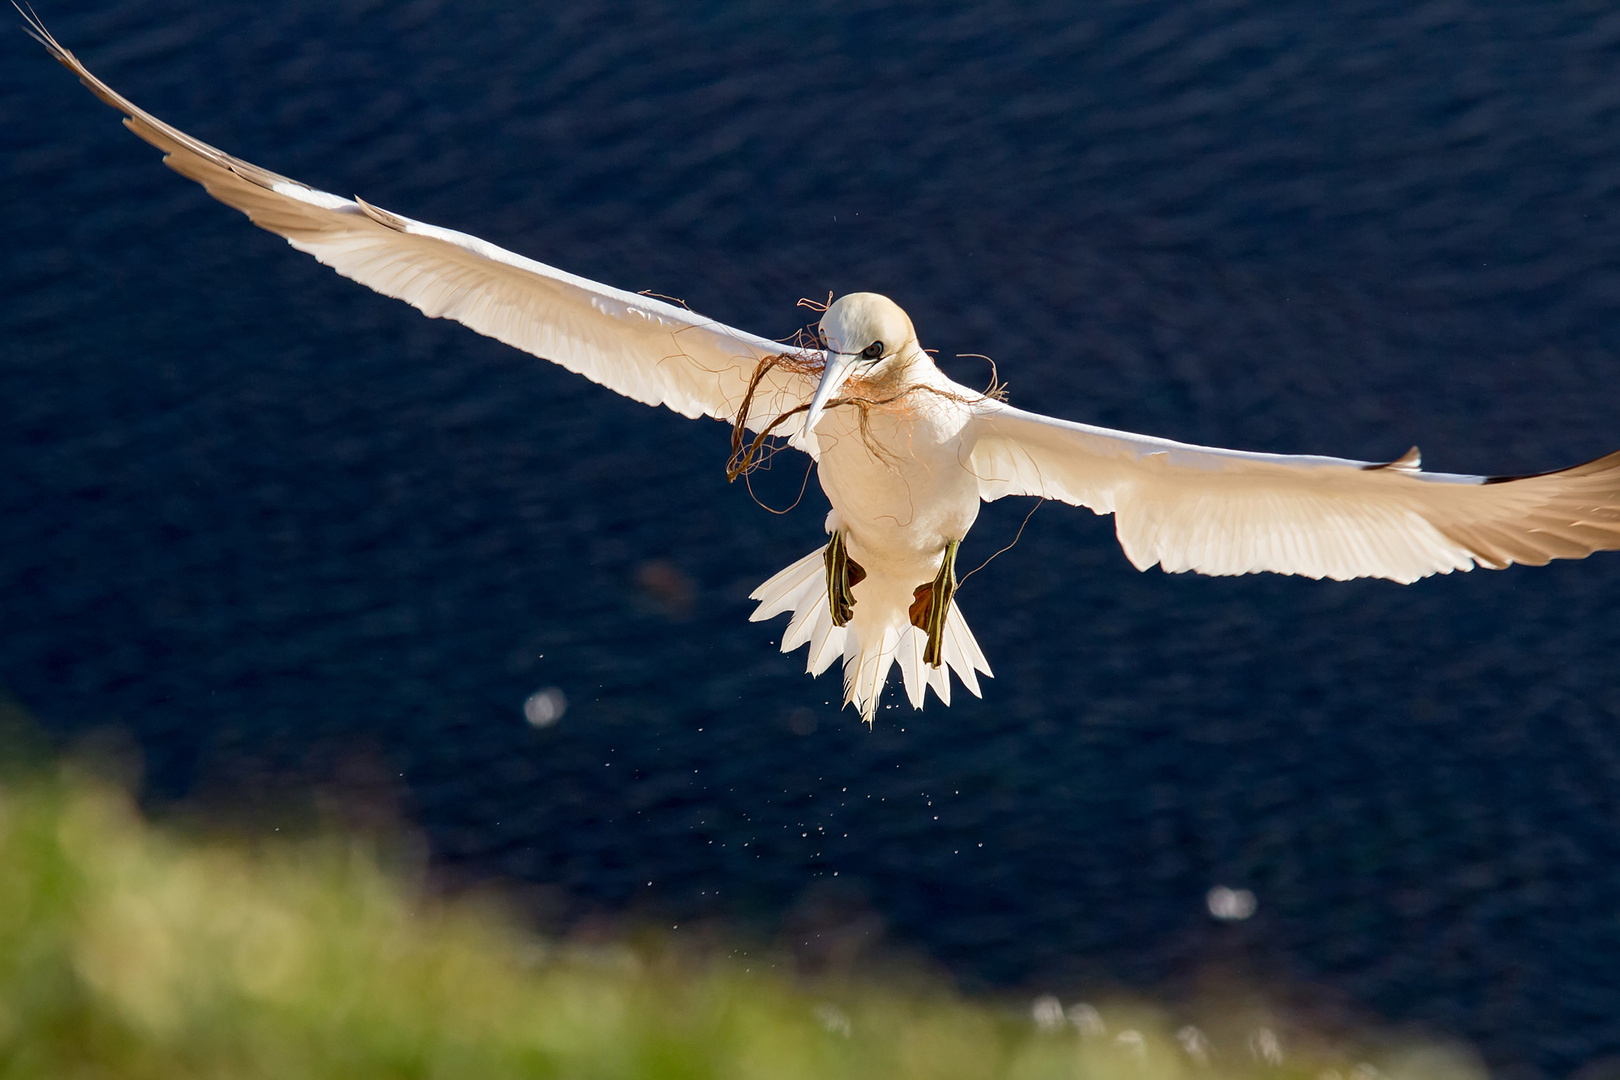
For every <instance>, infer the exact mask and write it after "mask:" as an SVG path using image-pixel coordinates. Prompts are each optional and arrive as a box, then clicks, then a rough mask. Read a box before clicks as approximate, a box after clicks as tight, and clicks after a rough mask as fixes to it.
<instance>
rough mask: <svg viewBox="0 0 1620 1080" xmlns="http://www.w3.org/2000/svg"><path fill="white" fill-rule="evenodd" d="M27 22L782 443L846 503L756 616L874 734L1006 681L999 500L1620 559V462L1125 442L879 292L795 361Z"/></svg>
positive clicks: (164, 145) (243, 191)
mask: <svg viewBox="0 0 1620 1080" xmlns="http://www.w3.org/2000/svg"><path fill="white" fill-rule="evenodd" d="M25 17H27V18H28V19H29V24H30V28H31V31H32V32H33V33H34V35H35V36H36V37H37V38H38V39H39V40H40V41H41V43H42V44H44V45H45V47H46V48H47V49H49V50H50V52H51V55H52V56H54V57H55V58H56V59H57V60H58V61H60V62H61V63H62V64H63V65H65V66H66V67H67V68H68V69H69V70H71V71H72V72H73V73H74V74H76V75H77V76H78V77H79V78H80V80H81V81H83V82H84V84H85V85H86V86H88V87H89V88H90V89H91V90H92V91H94V92H95V94H96V95H97V96H98V97H100V98H101V99H102V100H103V101H105V102H106V103H107V104H109V105H111V106H113V107H114V108H115V109H118V110H119V111H121V112H123V113H124V114H125V115H126V117H127V119H125V121H124V124H125V126H127V127H128V128H129V129H130V130H131V131H133V132H134V133H135V134H136V135H138V136H140V137H141V138H142V139H145V140H146V141H147V142H149V143H151V144H152V145H153V146H155V147H157V148H158V149H160V150H162V151H163V152H164V159H163V160H164V163H165V164H167V165H168V166H169V168H171V169H173V170H174V171H176V172H178V173H180V174H181V175H182V176H187V177H190V178H191V179H193V180H195V181H197V182H198V183H200V184H202V185H203V186H204V187H205V188H207V190H208V193H209V194H210V195H212V196H213V197H214V198H216V199H218V200H219V201H221V202H223V203H225V204H226V205H228V206H233V207H235V208H236V209H238V210H240V211H242V212H243V213H244V214H246V215H247V216H248V217H249V219H251V220H252V221H253V223H254V224H255V225H258V226H259V227H260V228H262V229H267V230H269V231H270V232H273V233H276V234H277V235H279V236H282V237H285V238H286V240H287V242H288V243H289V244H291V245H292V246H293V247H295V248H297V249H298V250H299V251H303V252H306V253H308V254H310V255H313V256H315V258H317V259H319V260H320V261H321V262H323V263H325V264H326V265H327V266H330V267H332V268H333V269H334V270H336V271H337V272H338V273H340V274H342V275H344V276H345V277H348V278H352V279H354V280H355V281H358V282H360V283H361V284H362V285H367V286H369V287H371V288H372V289H375V290H376V291H378V292H380V293H383V294H384V295H386V296H392V297H396V298H398V299H401V300H404V301H405V302H406V303H409V304H411V305H413V306H414V307H416V308H418V309H419V310H421V311H422V313H423V314H425V315H427V316H429V317H430V318H448V319H454V320H456V321H457V322H460V323H462V324H464V325H466V326H468V327H471V328H472V329H473V330H476V331H478V332H479V333H482V334H487V335H489V336H490V337H493V338H496V339H498V340H500V341H503V342H505V343H506V344H508V345H511V346H513V347H515V348H518V349H522V350H523V351H525V352H529V353H532V354H534V355H535V356H539V357H542V358H544V359H547V360H550V361H553V362H554V363H558V364H561V365H562V366H563V367H565V368H567V369H569V370H570V371H574V372H578V373H579V374H581V375H584V376H585V377H586V378H588V379H591V380H592V381H594V382H597V383H601V384H602V385H603V386H606V387H608V388H610V389H612V390H616V391H618V392H619V393H621V394H624V395H625V396H626V397H630V398H634V399H635V400H636V401H640V402H645V403H646V404H648V405H666V406H668V407H669V408H671V409H674V410H675V411H676V412H678V413H680V414H681V415H683V416H690V417H697V416H712V417H714V418H716V419H719V420H724V421H726V422H728V423H731V424H732V425H733V456H732V462H731V466H730V468H729V469H728V473H729V475H730V476H731V477H732V478H735V476H736V475H738V474H739V473H741V472H745V471H747V469H748V468H749V467H750V466H751V465H752V464H755V463H756V462H757V460H758V458H757V454H758V453H759V452H760V451H761V449H762V447H763V443H764V440H765V439H766V438H767V437H768V436H773V435H776V434H783V435H786V436H788V438H789V445H791V446H793V447H795V448H797V449H799V450H802V451H804V452H805V453H807V454H809V455H810V456H811V458H813V459H814V460H815V467H816V470H817V477H818V478H819V480H820V482H821V487H822V490H823V491H824V492H826V495H827V498H828V501H829V502H831V503H832V511H831V512H830V513H829V514H828V515H827V520H826V530H827V534H828V540H827V543H826V545H825V546H824V547H822V548H818V549H817V550H816V551H813V552H811V553H810V554H808V555H806V556H805V557H804V558H802V559H799V560H798V561H797V562H795V563H793V564H792V565H790V566H788V567H787V568H786V569H784V570H782V571H781V572H780V573H778V574H776V575H775V576H774V577H772V578H771V579H770V580H769V581H766V582H765V583H764V584H763V585H761V586H760V587H759V588H758V589H756V590H755V591H754V593H753V596H752V598H753V599H755V600H757V601H759V607H758V608H757V609H756V610H755V611H754V613H753V616H752V619H753V620H754V621H759V620H763V619H768V618H771V617H773V616H776V615H783V614H791V616H792V619H791V621H790V622H789V623H788V627H787V631H786V633H785V634H784V635H783V639H782V651H783V652H791V651H793V650H795V649H797V648H799V647H800V646H804V645H808V646H809V649H810V653H809V663H808V665H807V670H808V671H809V672H810V673H811V674H812V675H819V674H821V673H822V672H823V671H825V670H826V669H827V668H828V667H829V666H830V665H831V664H832V663H833V661H834V660H836V659H838V658H839V657H842V658H843V661H844V702H845V704H853V705H854V706H855V707H856V708H857V709H858V710H859V711H860V713H861V716H862V718H863V719H865V720H866V721H867V722H868V723H870V722H871V721H872V719H873V716H874V715H875V713H876V710H877V704H878V698H879V695H880V694H881V692H882V690H883V685H884V682H885V680H886V679H887V677H888V673H889V670H890V668H891V667H893V666H894V665H895V664H896V663H898V664H899V666H900V672H901V676H902V679H903V681H904V684H905V691H906V695H907V696H908V698H909V699H910V701H911V704H912V705H913V707H915V708H921V707H922V704H923V697H924V693H925V691H926V689H927V688H929V687H932V688H933V690H934V692H935V693H936V694H937V695H938V696H939V698H940V699H941V701H943V702H944V703H945V704H947V705H949V704H950V697H951V683H950V676H949V674H948V671H954V672H955V673H956V675H957V677H958V678H960V679H961V681H962V683H963V685H965V686H966V687H967V689H968V690H969V691H971V692H972V693H973V694H975V695H978V694H979V692H980V691H979V683H978V677H977V674H976V673H982V674H985V675H989V674H990V673H991V672H990V665H989V664H988V663H987V662H986V661H985V658H984V654H983V653H982V652H981V651H980V650H979V645H978V643H977V642H976V641H975V640H974V637H973V634H972V632H971V631H969V630H968V627H967V623H966V622H965V621H964V620H963V618H962V614H961V611H960V610H959V609H958V607H957V604H956V599H955V596H954V593H955V589H956V585H957V578H956V570H955V565H956V553H957V548H958V545H959V544H960V543H961V542H962V539H963V538H964V537H965V536H967V533H968V530H969V529H970V528H972V527H973V522H974V519H975V518H977V517H978V513H979V504H980V502H981V501H985V502H988V501H991V500H995V499H1000V498H1003V497H1005V496H1008V495H1033V496H1035V497H1037V498H1040V499H1056V500H1059V501H1062V502H1066V503H1070V504H1072V505H1075V506H1084V507H1087V508H1088V509H1090V510H1092V511H1094V512H1095V513H1098V514H1113V515H1114V521H1115V527H1116V529H1117V532H1118V535H1119V542H1120V545H1121V546H1122V547H1123V548H1124V550H1125V556H1126V558H1128V559H1129V560H1130V561H1131V563H1132V564H1133V565H1135V566H1136V567H1137V569H1139V570H1146V569H1148V568H1149V567H1151V566H1153V565H1155V564H1157V565H1159V566H1160V567H1162V568H1163V569H1164V570H1165V571H1167V572H1169V573H1181V572H1183V571H1187V570H1193V571H1196V572H1198V573H1201V574H1250V573H1256V572H1259V571H1271V572H1273V573H1279V574H1299V575H1302V576H1304V577H1311V578H1324V577H1327V578H1334V579H1336V580H1345V579H1349V578H1358V577H1381V578H1388V579H1390V580H1392V581H1398V582H1402V583H1410V582H1414V581H1417V580H1418V579H1419V578H1424V577H1428V576H1429V575H1430V574H1437V573H1438V574H1449V573H1450V572H1451V571H1453V570H1471V569H1473V568H1474V567H1475V566H1476V565H1478V566H1485V567H1490V568H1492V569H1501V568H1503V567H1506V566H1507V565H1509V564H1510V563H1516V562H1517V563H1528V564H1533V565H1541V564H1543V563H1546V562H1547V561H1549V560H1551V559H1578V558H1584V557H1585V556H1587V555H1589V554H1591V553H1592V552H1593V551H1598V550H1612V549H1615V548H1620V452H1617V453H1613V454H1609V455H1608V456H1606V457H1602V458H1599V459H1597V460H1595V461H1591V462H1588V463H1587V464H1584V465H1577V466H1575V467H1573V468H1569V469H1563V470H1560V471H1557V472H1550V473H1543V474H1540V475H1536V476H1524V477H1489V478H1487V477H1480V476H1462V475H1454V474H1450V473H1429V472H1424V471H1422V469H1421V468H1420V463H1419V457H1418V451H1417V448H1416V447H1413V448H1412V449H1411V450H1410V451H1408V452H1407V453H1406V454H1405V455H1403V456H1402V457H1400V458H1399V459H1397V460H1395V461H1391V462H1384V463H1378V462H1364V461H1350V460H1346V459H1343V458H1332V457H1309V456H1294V455H1285V454H1260V453H1248V452H1245V451H1240V450H1221V449H1215V448H1212V447H1204V446H1192V445H1188V444H1186V443H1179V442H1172V441H1170V440H1168V439H1158V438H1153V437H1151V436H1146V435H1132V434H1129V433H1126V432H1121V431H1110V430H1108V429H1106V428H1100V427H1093V426H1091V425H1088V424H1080V423H1075V422H1072V421H1069V420H1059V419H1055V418H1053V417H1049V416H1042V415H1040V414H1038V413H1032V412H1025V411H1024V410H1022V409H1017V408H1014V407H1012V406H1011V405H1008V404H1005V403H1004V402H1002V401H1001V400H999V399H998V398H997V397H996V396H992V395H987V394H981V393H979V392H977V391H974V390H970V389H968V388H967V387H965V386H962V385H960V384H958V383H956V382H953V381H952V380H950V379H949V378H947V377H946V376H945V375H944V373H943V372H941V371H940V370H939V368H938V367H936V366H935V365H934V361H933V360H932V358H931V357H930V356H929V355H928V353H927V352H925V351H923V349H922V347H921V346H920V345H919V344H918V341H917V334H916V331H915V330H914V329H913V327H912V324H911V320H910V319H909V318H908V317H907V316H906V313H905V312H904V311H902V310H901V309H900V307H899V306H898V305H897V304H895V303H894V302H893V301H891V300H889V299H888V298H886V297H883V296H879V295H876V294H874V293H851V294H849V295H846V296H843V297H840V298H839V299H838V300H836V301H834V302H833V303H831V304H830V305H828V306H827V308H826V309H825V312H824V314H823V315H822V318H821V320H820V324H819V328H818V329H819V340H817V341H815V342H804V343H803V345H802V346H801V347H797V348H791V347H785V346H784V345H783V344H781V343H780V342H776V341H772V340H769V339H767V338H763V337H757V336H755V335H753V334H749V333H746V332H744V331H742V330H737V329H734V328H732V327H729V326H726V325H724V324H722V323H718V322H715V321H714V320H712V319H706V318H704V317H702V316H701V315H697V314H695V313H694V312H692V311H690V310H688V309H686V308H685V307H682V306H679V305H676V304H672V303H665V302H663V301H661V300H658V299H654V298H653V297H651V296H647V295H643V294H638V293H630V292H624V291H622V290H620V289H615V288H613V287H611V286H608V285H601V284H598V283H597V282H594V281H588V280H586V279H585V278H581V277H576V276H575V275H573V274H569V273H566V272H565V271H562V270H558V269H555V268H554V267H550V266H547V265H545V264H543V263H539V262H535V261H533V260H531V259H526V258H524V257H522V256H520V255H514V254H513V253H511V252H509V251H505V250H503V249H501V248H499V247H496V246H495V245H494V244H490V243H488V242H486V241H484V240H480V239H478V238H477V237H474V236H468V235H466V234H465V233H459V232H453V231H451V230H449V229H441V228H438V227H436V226H433V225H427V224H424V223H422V222H419V221H413V220H411V219H410V218H407V217H403V216H401V215H399V214H393V213H390V212H388V211H386V210H381V209H379V208H377V207H375V206H372V205H371V204H370V203H367V202H365V201H364V200H362V199H359V198H355V199H345V198H342V197H340V196H337V195H332V194H329V193H327V192H324V191H319V190H316V189H315V188H311V187H307V186H305V185H304V184H301V183H298V182H297V181H295V180H289V179H288V178H287V177H284V176H278V175H277V174H275V173H272V172H269V171H267V170H265V169H261V168H259V167H258V166H256V165H251V164H249V163H247V162H245V161H242V160H240V159H239V158H235V157H232V156H230V155H229V154H226V153H224V152H222V151H220V150H216V149H215V148H214V147H212V146H209V145H208V144H206V143H203V142H200V141H198V140H197V139H194V138H192V137H191V136H189V135H187V134H185V133H184V132H182V131H179V130H178V129H176V128H173V127H171V126H169V125H168V124H166V123H164V122H163V121H161V120H159V119H158V118H157V117H155V116H152V115H151V114H150V113H147V112H145V111H143V110H141V109H140V108H138V107H136V106H135V105H134V104H133V103H131V102H130V101H129V100H127V99H126V98H124V97H123V96H121V95H120V94H118V93H117V92H115V91H114V90H112V89H111V88H110V87H109V86H107V85H106V84H105V83H103V82H102V81H101V80H100V79H98V78H96V77H95V76H94V75H92V74H91V73H90V71H89V70H88V69H86V68H85V66H84V65H83V64H82V63H80V62H79V60H78V59H77V58H76V57H75V56H74V55H73V54H72V53H71V52H69V51H68V50H67V49H65V48H63V47H62V46H61V45H60V44H59V43H58V42H57V41H56V39H55V38H53V37H52V36H51V35H50V33H49V32H47V31H46V29H45V28H44V26H42V25H41V24H40V23H39V21H38V19H37V18H33V17H31V16H28V15H26V13H25ZM800 414H803V418H802V420H801V419H799V416H800ZM745 429H746V430H747V431H752V432H754V433H755V437H754V438H753V439H752V440H750V439H747V438H746V436H745V435H744V431H745Z"/></svg>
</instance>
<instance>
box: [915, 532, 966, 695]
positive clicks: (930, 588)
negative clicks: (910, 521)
mask: <svg viewBox="0 0 1620 1080" xmlns="http://www.w3.org/2000/svg"><path fill="white" fill-rule="evenodd" d="M957 543H958V541H955V540H949V541H946V543H945V558H944V559H943V560H942V561H941V562H940V564H939V573H938V574H937V575H936V576H935V577H934V580H933V581H930V582H928V583H927V584H925V585H919V586H917V589H916V591H915V592H913V593H912V594H911V595H912V597H913V599H912V601H911V608H910V615H911V625H912V626H915V627H916V628H917V629H919V630H921V631H923V632H924V633H925V634H927V635H928V645H927V646H926V647H925V648H924V649H923V660H924V662H926V663H927V664H929V665H930V666H931V667H939V665H940V663H941V656H942V653H943V651H944V641H945V616H946V615H947V614H948V613H949V612H950V610H951V597H952V596H953V595H955V593H956V545H957Z"/></svg>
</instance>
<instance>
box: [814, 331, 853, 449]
mask: <svg viewBox="0 0 1620 1080" xmlns="http://www.w3.org/2000/svg"><path fill="white" fill-rule="evenodd" d="M860 356H861V354H860V353H841V352H832V351H831V350H828V352H827V366H826V367H824V368H823V369H822V371H821V384H820V385H819V386H817V387H816V396H815V397H813V398H811V399H810V411H809V412H807V413H806V414H805V416H804V437H805V438H806V439H808V438H809V437H810V435H811V433H812V432H814V431H815V430H816V422H817V421H819V420H820V419H821V414H822V413H824V412H826V411H827V402H829V401H831V400H832V399H833V397H834V396H835V395H836V394H837V393H838V388H839V387H841V386H843V385H844V383H845V381H846V380H848V378H849V374H850V372H851V371H853V370H854V369H855V361H857V360H859V359H860Z"/></svg>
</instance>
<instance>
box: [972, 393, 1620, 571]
mask: <svg viewBox="0 0 1620 1080" xmlns="http://www.w3.org/2000/svg"><path fill="white" fill-rule="evenodd" d="M964 435H965V436H966V443H965V445H967V446H968V447H970V448H971V449H970V452H971V455H972V457H971V461H970V462H969V467H970V468H972V470H973V471H974V473H975V474H976V475H977V476H978V477H979V493H980V495H981V496H982V497H983V498H985V499H987V500H990V499H999V498H1001V497H1002V496H1004V495H1037V496H1040V497H1042V498H1047V499H1058V500H1061V501H1063V502H1066V503H1072V504H1074V505H1076V506H1085V507H1089V508H1090V509H1091V510H1094V511H1096V512H1097V513H1099V514H1113V515H1114V518H1115V527H1116V530H1117V532H1118V534H1119V542H1120V545H1121V546H1122V547H1124V549H1125V555H1126V557H1127V558H1129V559H1130V560H1131V562H1132V563H1133V564H1135V566H1136V567H1137V568H1138V569H1140V570H1146V569H1147V568H1148V567H1150V566H1152V565H1154V564H1155V563H1157V564H1159V565H1160V566H1162V567H1163V568H1164V569H1165V570H1166V571H1168V572H1170V573H1181V572H1182V571H1186V570H1195V571H1197V572H1198V573H1201V574H1252V573H1256V572H1259V571H1262V570H1269V571H1272V572H1273V573H1279V574H1301V575H1303V576H1305V577H1312V578H1324V577H1327V578H1335V579H1338V580H1341V581H1342V580H1344V579H1346V578H1356V577H1382V578H1389V579H1390V580H1392V581H1400V582H1412V581H1416V580H1418V579H1419V578H1423V577H1428V576H1429V575H1430V574H1436V573H1438V574H1449V573H1450V572H1451V571H1453V570H1472V569H1473V568H1474V566H1475V564H1478V565H1480V566H1487V567H1490V568H1492V569H1501V568H1502V567H1505V566H1507V565H1508V564H1509V563H1516V562H1517V563H1529V564H1533V565H1538V566H1539V565H1541V564H1542V563H1545V562H1547V561H1549V560H1551V559H1580V558H1584V557H1586V556H1587V555H1590V554H1591V553H1592V552H1594V551H1602V550H1613V549H1616V548H1620V453H1614V454H1610V455H1608V456H1607V457H1602V458H1599V459H1597V460H1596V461H1592V462H1588V463H1587V464H1585V465H1577V466H1575V467H1574V468H1572V469H1564V470H1561V471H1559V472H1551V473H1544V474H1542V475H1540V476H1525V477H1490V478H1487V477H1482V476H1458V475H1452V474H1449V473H1426V472H1423V471H1422V470H1421V469H1420V468H1419V460H1418V453H1417V448H1416V447H1413V448H1412V450H1411V451H1409V452H1408V453H1407V454H1406V455H1405V456H1403V457H1401V458H1400V459H1399V460H1396V461H1393V462H1389V463H1387V464H1377V463H1372V462H1363V461H1347V460H1345V459H1343V458H1330V457H1303V456H1300V457H1296V456H1292V455H1284V454H1253V453H1245V452H1242V451H1238V450H1219V449H1214V448H1211V447H1205V446H1190V445H1188V444H1186V443H1178V442H1172V441H1170V440H1169V439H1155V438H1150V437H1148V436H1145V435H1131V434H1128V433H1126V432H1121V431H1110V430H1108V429H1107V428H1099V427H1091V426H1089V425H1087V424H1076V423H1071V422H1069V421H1067V420H1055V419H1053V418H1051V417H1049V416H1040V415H1038V414H1036V413H1029V412H1024V411H1023V410H1021V409H1015V408H1012V407H1011V406H1008V405H1003V404H1001V403H1000V402H998V401H988V402H986V403H984V404H983V405H982V406H981V407H979V408H978V409H977V410H976V412H975V415H974V419H973V420H972V421H971V422H970V424H969V428H968V430H967V431H966V432H964Z"/></svg>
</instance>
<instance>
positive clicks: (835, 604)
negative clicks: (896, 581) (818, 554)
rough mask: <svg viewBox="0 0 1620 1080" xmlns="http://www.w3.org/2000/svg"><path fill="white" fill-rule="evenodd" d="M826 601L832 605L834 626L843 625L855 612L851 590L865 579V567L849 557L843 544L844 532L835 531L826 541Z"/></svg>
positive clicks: (853, 594) (847, 550) (853, 596)
mask: <svg viewBox="0 0 1620 1080" xmlns="http://www.w3.org/2000/svg"><path fill="white" fill-rule="evenodd" d="M825 559H826V563H827V603H828V604H829V605H831V607H832V620H833V625H834V626H843V625H844V624H846V623H848V622H849V620H850V619H851V618H852V617H853V616H854V614H855V593H854V592H853V591H852V590H853V589H854V588H855V586H857V585H859V584H860V583H861V582H862V581H864V580H865V579H866V569H865V568H864V567H862V566H861V564H860V563H858V562H856V561H855V560H854V559H852V558H850V557H849V548H847V547H845V546H844V534H843V533H841V532H835V533H833V534H832V536H831V538H829V539H828V541H827V551H826V554H825Z"/></svg>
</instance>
